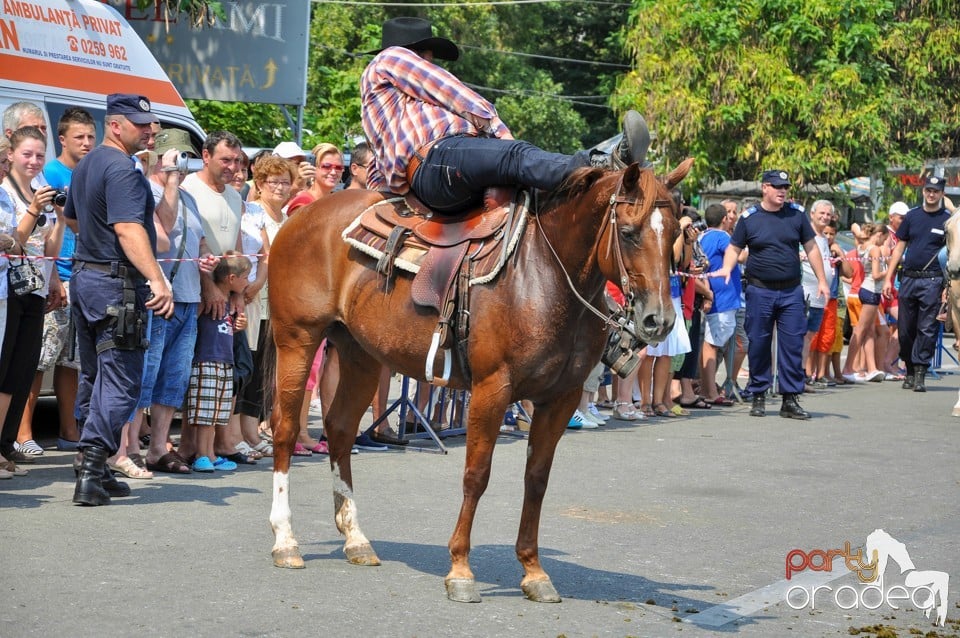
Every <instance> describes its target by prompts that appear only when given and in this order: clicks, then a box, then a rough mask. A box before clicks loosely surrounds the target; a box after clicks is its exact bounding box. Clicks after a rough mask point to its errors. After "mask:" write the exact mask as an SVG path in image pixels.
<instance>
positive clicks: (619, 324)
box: [536, 173, 670, 339]
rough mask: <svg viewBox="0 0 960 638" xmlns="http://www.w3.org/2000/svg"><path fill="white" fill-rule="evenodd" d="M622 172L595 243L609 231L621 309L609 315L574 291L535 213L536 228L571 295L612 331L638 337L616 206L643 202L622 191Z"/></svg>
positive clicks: (637, 204) (654, 205) (659, 201)
mask: <svg viewBox="0 0 960 638" xmlns="http://www.w3.org/2000/svg"><path fill="white" fill-rule="evenodd" d="M623 175H624V174H623V173H622V174H621V175H620V178H619V180H618V181H617V188H616V189H615V190H614V192H613V193H612V194H611V195H610V207H609V209H608V212H607V220H606V222H605V223H604V224H603V226H601V227H600V236H598V237H597V241H596V243H597V244H598V245H599V243H600V241H601V236H602V235H603V232H604V230H605V229H606V230H608V231H609V236H608V239H607V256H608V257H609V256H610V253H611V250H612V252H613V259H614V263H615V265H616V267H617V270H618V271H619V274H620V277H619V278H620V290H622V291H623V295H624V297H625V299H626V303H625V304H624V306H623V307H622V308H620V309H619V310H617V311H615V312H611V313H610V314H604V313H603V312H601V311H600V310H598V309H597V308H595V307H594V306H593V304H591V303H590V302H589V301H587V300H586V299H584V298H583V296H582V295H581V294H580V292H579V291H578V290H577V288H576V286H574V284H573V280H572V279H571V278H570V275H569V273H567V269H566V268H565V267H564V265H563V262H562V261H561V260H560V256H559V255H557V251H556V250H554V248H553V245H552V244H551V243H550V240H549V239H548V238H547V235H546V233H545V232H544V230H543V225H542V224H541V223H540V216H539V215H538V216H536V220H537V228H538V229H540V235H541V236H542V237H543V240H544V242H546V244H547V247H548V248H549V249H550V252H551V253H552V254H553V257H554V259H556V261H557V265H559V266H560V271H561V272H562V273H563V275H564V277H566V280H567V285H568V286H569V287H570V291H571V292H572V293H573V296H574V297H576V299H577V300H578V301H579V302H580V303H581V304H582V305H583V306H584V307H585V308H586V309H587V310H589V311H590V312H592V313H593V314H594V315H596V316H597V317H598V318H600V320H601V321H603V322H604V324H605V325H606V326H609V327H610V328H612V329H615V330H625V331H626V332H628V333H629V334H630V336H631V337H632V338H633V339H637V335H636V327H635V323H634V317H633V315H634V309H633V300H634V299H635V297H636V295H635V294H634V292H633V286H631V285H630V275H629V273H628V271H627V266H626V263H624V261H623V250H622V249H621V247H620V227H619V222H618V219H617V208H618V206H620V205H621V204H626V205H630V206H633V207H634V208H636V207H639V205H640V204H641V203H642V201H643V200H642V199H638V198H636V197H633V196H628V195H624V194H623V190H624V184H623ZM661 205H663V206H667V207H669V205H670V203H669V202H668V201H667V200H661V199H657V200H655V201H654V203H653V207H652V208H656V207H658V206H661Z"/></svg>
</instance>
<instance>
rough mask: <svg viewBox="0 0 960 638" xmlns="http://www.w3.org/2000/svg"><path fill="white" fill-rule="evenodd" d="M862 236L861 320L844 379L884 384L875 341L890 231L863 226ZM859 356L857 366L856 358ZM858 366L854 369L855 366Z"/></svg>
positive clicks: (853, 339) (849, 353)
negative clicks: (863, 237)
mask: <svg viewBox="0 0 960 638" xmlns="http://www.w3.org/2000/svg"><path fill="white" fill-rule="evenodd" d="M862 232H863V235H864V236H865V237H866V238H867V241H866V242H865V245H864V247H863V249H862V250H861V251H860V252H859V254H860V261H861V263H862V264H863V273H864V275H863V283H862V284H860V293H859V298H860V305H861V308H860V317H859V319H858V321H857V325H856V327H855V328H854V330H853V334H852V335H851V336H850V344H849V347H848V348H847V362H846V364H845V365H844V370H845V373H844V375H843V376H844V378H845V379H847V380H848V381H853V382H854V383H864V382H866V381H878V382H879V381H883V379H884V376H885V373H884V372H883V371H882V370H879V369H878V368H877V358H876V354H875V339H876V336H877V321H878V320H881V321H882V317H881V316H880V315H879V313H878V307H879V305H880V292H881V291H882V290H883V278H884V275H885V273H886V262H887V257H888V256H889V255H887V254H885V252H886V251H885V249H884V247H883V244H884V242H885V241H886V239H887V233H888V232H889V231H888V229H887V227H886V226H884V225H883V224H864V225H863V228H862ZM858 355H859V357H861V358H860V359H859V361H860V363H859V364H858V363H857V361H858V359H857V356H858ZM855 365H856V366H859V367H860V368H861V369H860V370H857V369H856V368H855V367H854V366H855Z"/></svg>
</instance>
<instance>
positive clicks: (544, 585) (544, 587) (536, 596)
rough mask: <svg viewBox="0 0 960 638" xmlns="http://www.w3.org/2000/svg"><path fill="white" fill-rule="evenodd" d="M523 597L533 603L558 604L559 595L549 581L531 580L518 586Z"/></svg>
mask: <svg viewBox="0 0 960 638" xmlns="http://www.w3.org/2000/svg"><path fill="white" fill-rule="evenodd" d="M520 589H521V590H523V593H524V595H525V596H526V597H527V598H529V599H530V600H532V601H533V602H535V603H559V602H560V594H558V593H557V590H556V589H554V587H553V583H552V582H550V579H549V578H548V579H546V580H532V581H530V582H529V583H526V584H524V585H520Z"/></svg>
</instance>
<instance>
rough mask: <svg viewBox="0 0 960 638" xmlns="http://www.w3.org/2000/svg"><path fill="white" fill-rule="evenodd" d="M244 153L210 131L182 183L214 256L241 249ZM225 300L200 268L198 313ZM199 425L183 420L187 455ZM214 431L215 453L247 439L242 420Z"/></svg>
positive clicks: (235, 302) (232, 139)
mask: <svg viewBox="0 0 960 638" xmlns="http://www.w3.org/2000/svg"><path fill="white" fill-rule="evenodd" d="M242 152H243V151H242V149H241V146H240V139H239V138H237V136H236V135H234V134H233V133H229V132H227V131H215V132H213V133H210V135H208V136H207V139H206V140H205V141H204V143H203V151H202V159H203V168H202V169H201V170H200V171H198V172H196V173H193V174H191V175H187V176H186V177H185V178H184V179H183V182H182V183H181V188H182V189H183V190H185V191H187V192H188V193H189V194H190V195H192V196H193V198H194V199H195V200H196V202H197V209H198V210H199V212H200V219H201V222H202V224H203V236H204V237H205V238H206V240H207V247H208V248H209V249H210V252H211V253H212V254H213V255H221V256H222V255H223V254H224V253H225V252H226V251H228V250H236V251H239V252H243V244H242V242H241V235H240V220H241V216H242V215H243V200H242V199H241V198H240V193H238V192H237V191H236V189H234V188H232V187H231V186H230V183H231V182H232V181H233V176H234V174H235V173H236V172H237V171H238V170H239V169H240V154H241V153H242ZM227 301H228V299H227V297H226V295H224V294H223V292H221V291H220V289H219V288H217V286H216V285H214V283H213V277H212V276H211V275H210V274H209V273H201V276H200V310H199V314H201V315H203V314H209V315H210V316H212V317H216V318H220V317H222V316H223V314H224V312H225V311H226V305H227ZM229 301H230V307H231V308H232V309H233V310H234V311H240V312H242V311H243V309H244V303H243V296H242V295H234V297H233V298H231V299H229ZM195 427H196V426H192V425H189V424H187V423H186V422H185V423H184V424H183V427H182V429H181V437H180V449H179V453H180V456H182V457H184V458H186V459H187V460H189V459H190V457H191V456H193V455H194V454H195V453H196V451H197V450H196V441H195V436H194V435H195V432H191V430H192V429H193V428H195ZM216 430H217V432H216V441H215V443H214V449H215V450H216V451H217V454H218V455H219V456H226V455H230V454H232V453H233V452H234V451H235V450H236V446H237V444H238V443H240V442H241V441H242V440H243V437H242V436H241V433H240V423H239V421H238V420H237V419H232V420H231V422H230V425H229V426H228V427H225V428H217V429H216ZM218 462H219V459H218ZM230 463H231V462H229V461H227V462H226V463H225V464H223V465H221V466H220V467H226V466H228V465H229V464H230ZM233 467H234V468H235V467H236V466H235V465H234V466H233Z"/></svg>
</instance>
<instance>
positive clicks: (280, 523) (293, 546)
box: [270, 327, 320, 569]
mask: <svg viewBox="0 0 960 638" xmlns="http://www.w3.org/2000/svg"><path fill="white" fill-rule="evenodd" d="M274 330H275V332H274V337H275V338H276V343H277V344H278V345H277V364H276V365H277V375H276V392H275V396H274V404H273V414H272V416H271V418H270V425H271V430H272V431H273V444H274V445H273V449H274V455H273V505H272V507H271V509H270V526H271V527H272V528H273V533H274V538H275V542H274V545H273V552H272V555H273V564H274V566H276V567H285V568H289V569H302V568H303V567H304V564H303V557H302V556H301V555H300V547H299V545H298V544H297V539H296V537H295V536H294V534H293V524H292V513H291V510H290V457H291V456H292V455H293V448H294V446H295V445H296V442H297V433H298V432H299V430H300V406H301V405H302V403H303V395H304V388H305V386H306V382H307V376H308V375H309V373H310V365H311V363H312V362H313V357H314V354H315V353H316V351H317V347H318V346H319V344H320V334H319V332H317V333H313V332H309V333H306V334H304V333H302V332H296V333H295V334H293V333H292V332H291V334H289V335H288V334H286V333H280V332H279V331H278V330H277V328H276V327H275V328H274Z"/></svg>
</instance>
